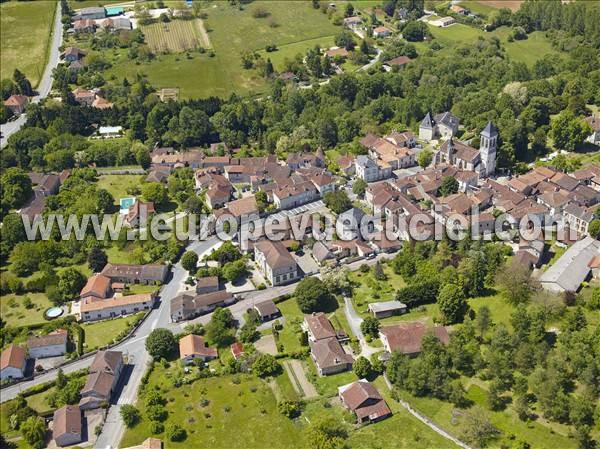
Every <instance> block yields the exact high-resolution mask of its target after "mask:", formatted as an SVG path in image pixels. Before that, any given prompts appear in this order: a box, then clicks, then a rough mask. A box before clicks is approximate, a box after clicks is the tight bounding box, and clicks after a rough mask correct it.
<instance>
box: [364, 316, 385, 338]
mask: <svg viewBox="0 0 600 449" xmlns="http://www.w3.org/2000/svg"><path fill="white" fill-rule="evenodd" d="M380 324H381V323H380V322H379V320H378V319H377V318H375V317H372V316H368V317H366V318H365V319H364V320H363V321H362V323H360V330H361V332H362V333H363V334H365V335H368V336H369V337H371V338H377V336H378V335H379V326H380Z"/></svg>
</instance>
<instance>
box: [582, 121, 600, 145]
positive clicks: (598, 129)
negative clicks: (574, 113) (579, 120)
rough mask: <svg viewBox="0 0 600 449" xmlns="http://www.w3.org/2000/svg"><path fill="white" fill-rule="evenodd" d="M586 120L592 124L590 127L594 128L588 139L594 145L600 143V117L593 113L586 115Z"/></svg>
mask: <svg viewBox="0 0 600 449" xmlns="http://www.w3.org/2000/svg"><path fill="white" fill-rule="evenodd" d="M585 121H586V122H587V123H588V125H590V128H592V134H590V135H589V136H588V138H587V139H586V140H587V141H588V142H589V143H591V144H593V145H600V117H596V116H595V115H592V116H590V117H586V119H585Z"/></svg>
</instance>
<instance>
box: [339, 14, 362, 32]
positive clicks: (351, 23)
mask: <svg viewBox="0 0 600 449" xmlns="http://www.w3.org/2000/svg"><path fill="white" fill-rule="evenodd" d="M343 23H344V26H345V27H346V28H350V29H351V30H355V31H356V30H360V29H361V28H362V26H363V21H362V19H361V18H360V17H358V16H353V17H346V18H345V19H344V21H343Z"/></svg>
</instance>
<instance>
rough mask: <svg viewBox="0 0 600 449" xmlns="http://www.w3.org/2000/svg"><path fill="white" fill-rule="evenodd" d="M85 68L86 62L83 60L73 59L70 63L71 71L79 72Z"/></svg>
mask: <svg viewBox="0 0 600 449" xmlns="http://www.w3.org/2000/svg"><path fill="white" fill-rule="evenodd" d="M83 69H85V63H84V62H83V61H73V62H72V63H70V64H69V70H70V71H71V72H74V73H77V72H79V71H81V70H83Z"/></svg>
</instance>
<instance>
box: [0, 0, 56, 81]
mask: <svg viewBox="0 0 600 449" xmlns="http://www.w3.org/2000/svg"><path fill="white" fill-rule="evenodd" d="M55 10H56V2H55V1H50V0H49V1H43V2H18V1H11V2H3V3H2V4H1V5H0V60H1V61H2V64H0V79H5V78H11V77H12V74H13V72H14V70H15V69H19V70H20V71H21V72H23V73H24V74H25V76H27V78H29V80H30V81H31V84H32V85H33V86H34V87H35V86H36V85H37V84H38V82H39V81H40V78H41V77H42V74H43V73H44V68H45V67H46V61H47V59H48V51H49V48H48V46H49V43H50V34H51V32H52V23H53V19H54V12H55Z"/></svg>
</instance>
